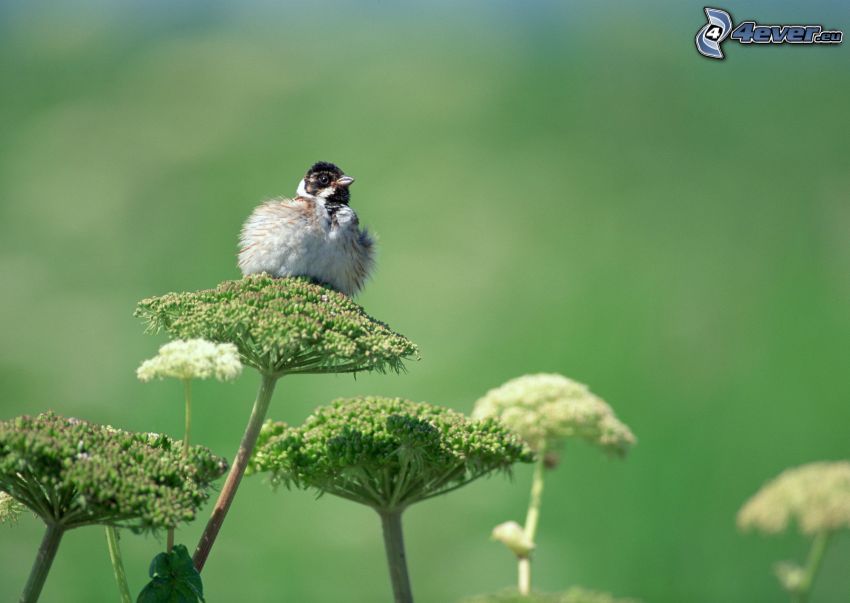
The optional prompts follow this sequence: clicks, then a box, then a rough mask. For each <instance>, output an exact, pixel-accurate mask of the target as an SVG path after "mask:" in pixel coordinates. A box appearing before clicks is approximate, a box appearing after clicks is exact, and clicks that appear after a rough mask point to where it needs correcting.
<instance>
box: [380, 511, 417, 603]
mask: <svg viewBox="0 0 850 603" xmlns="http://www.w3.org/2000/svg"><path fill="white" fill-rule="evenodd" d="M378 514H379V515H380V516H381V526H382V527H383V531H384V549H385V550H386V552H387V566H388V567H389V570H390V581H391V582H392V585H393V597H394V601H395V603H413V592H412V591H411V590H410V576H409V575H408V573H407V557H406V556H405V554H404V534H403V533H402V530H401V511H379V512H378Z"/></svg>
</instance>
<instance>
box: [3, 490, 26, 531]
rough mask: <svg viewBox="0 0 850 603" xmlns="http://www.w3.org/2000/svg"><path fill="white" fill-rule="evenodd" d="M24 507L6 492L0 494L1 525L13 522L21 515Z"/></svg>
mask: <svg viewBox="0 0 850 603" xmlns="http://www.w3.org/2000/svg"><path fill="white" fill-rule="evenodd" d="M21 509H23V505H21V503H19V502H18V501H16V500H15V499H14V498H12V497H11V496H10V495H9V494H7V493H6V492H0V523H7V522H13V521H15V520H17V519H18V515H20V514H21Z"/></svg>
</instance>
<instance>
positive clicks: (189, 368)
mask: <svg viewBox="0 0 850 603" xmlns="http://www.w3.org/2000/svg"><path fill="white" fill-rule="evenodd" d="M241 373H242V363H241V362H239V351H238V350H237V349H236V346H235V345H233V344H232V343H212V342H211V341H207V340H206V339H189V340H187V341H184V340H182V339H177V340H175V341H172V342H171V343H166V344H165V345H164V346H162V347H161V348H159V354H157V355H156V356H154V357H153V358H151V359H150V360H145V361H144V362H143V363H142V365H141V366H140V367H139V368H138V370H137V371H136V375H137V376H138V378H139V379H140V380H142V381H151V380H152V379H164V378H166V377H173V378H175V379H182V380H186V379H209V378H210V377H215V378H216V379H218V380H219V381H231V380H233V379H236V377H238V376H239V375H240V374H241Z"/></svg>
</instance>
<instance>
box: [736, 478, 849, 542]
mask: <svg viewBox="0 0 850 603" xmlns="http://www.w3.org/2000/svg"><path fill="white" fill-rule="evenodd" d="M792 520H793V521H794V522H795V523H796V524H797V527H798V529H799V530H800V531H801V532H802V533H803V534H808V535H814V534H819V533H822V532H833V531H835V530H841V529H847V528H850V461H836V462H819V463H810V464H808V465H802V466H800V467H795V468H793V469H787V470H786V471H783V472H782V473H781V474H780V475H779V476H778V477H776V478H775V479H773V480H771V481H770V482H768V483H767V484H765V485H764V486H762V488H761V489H760V490H759V491H758V492H756V493H755V494H754V495H753V497H752V498H750V500H748V501H747V502H746V503H745V504H744V506H743V507H741V510H740V511H739V512H738V527H739V528H740V529H742V530H751V529H752V530H758V531H760V532H764V533H766V534H777V533H779V532H784V531H785V530H786V529H787V528H788V524H789V523H790V522H791V521H792Z"/></svg>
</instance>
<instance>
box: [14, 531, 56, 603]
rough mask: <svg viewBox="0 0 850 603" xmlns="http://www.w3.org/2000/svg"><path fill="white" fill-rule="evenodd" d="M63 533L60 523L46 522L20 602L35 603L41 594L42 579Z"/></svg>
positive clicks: (48, 570)
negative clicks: (45, 528)
mask: <svg viewBox="0 0 850 603" xmlns="http://www.w3.org/2000/svg"><path fill="white" fill-rule="evenodd" d="M64 533H65V529H64V528H63V527H62V526H61V525H59V524H56V523H48V524H47V530H45V532H44V538H42V540H41V546H39V547H38V554H37V555H36V557H35V563H33V566H32V570H31V571H30V577H29V579H28V580H27V584H26V586H24V592H23V594H22V595H21V599H20V603H35V602H36V601H38V597H39V595H41V589H42V588H43V587H44V581H45V580H46V579H47V574H48V573H49V572H50V566H51V565H52V564H53V559H54V558H55V557H56V551H57V550H58V549H59V543H60V542H61V541H62V535H63V534H64Z"/></svg>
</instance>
